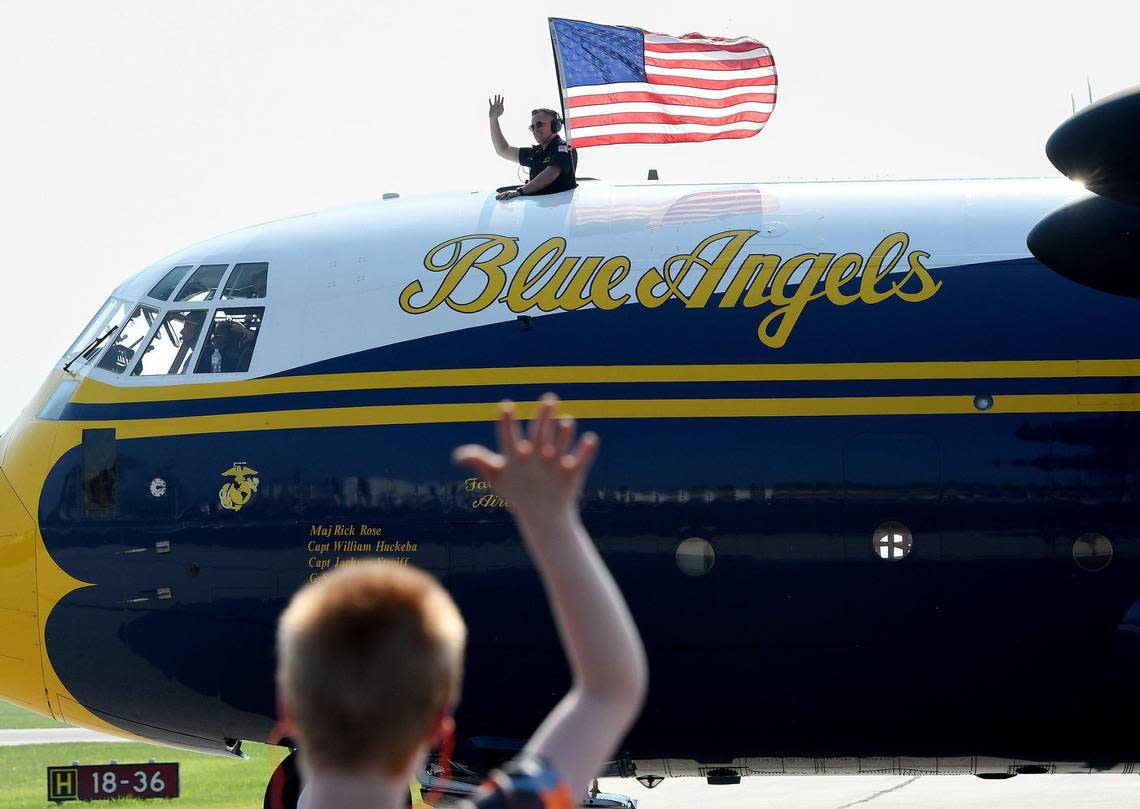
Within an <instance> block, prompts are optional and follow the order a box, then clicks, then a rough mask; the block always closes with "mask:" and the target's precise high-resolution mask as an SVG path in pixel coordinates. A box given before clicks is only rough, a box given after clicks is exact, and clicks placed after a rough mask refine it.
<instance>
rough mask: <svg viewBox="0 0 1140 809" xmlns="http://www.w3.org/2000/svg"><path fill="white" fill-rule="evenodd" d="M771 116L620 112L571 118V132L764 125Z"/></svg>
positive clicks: (765, 114) (766, 114) (766, 113)
mask: <svg viewBox="0 0 1140 809" xmlns="http://www.w3.org/2000/svg"><path fill="white" fill-rule="evenodd" d="M770 116H771V113H769V112H738V113H735V114H734V115H722V116H720V117H718V118H702V117H701V116H699V115H669V114H668V113H663V112H619V113H615V114H613V115H583V116H581V117H578V118H573V117H571V118H570V130H571V131H572V132H573V131H574V130H576V129H579V128H581V127H586V126H608V125H610V124H702V125H704V126H724V125H725V124H737V123H742V122H744V121H753V122H755V123H760V124H762V123H764V122H765V121H767V120H768V118H769V117H770Z"/></svg>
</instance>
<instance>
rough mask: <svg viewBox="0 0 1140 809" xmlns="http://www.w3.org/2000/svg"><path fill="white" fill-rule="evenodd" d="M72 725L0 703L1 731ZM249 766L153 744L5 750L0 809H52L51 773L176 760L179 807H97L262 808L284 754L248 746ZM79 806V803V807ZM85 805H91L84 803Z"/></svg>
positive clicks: (175, 806) (174, 808)
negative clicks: (71, 768) (113, 763)
mask: <svg viewBox="0 0 1140 809" xmlns="http://www.w3.org/2000/svg"><path fill="white" fill-rule="evenodd" d="M62 727H67V725H65V724H63V723H62V722H55V721H52V720H51V719H45V718H44V717H42V716H39V715H38V714H34V713H31V712H30V711H25V710H24V709H23V708H17V707H16V706H15V705H10V704H8V703H6V702H0V729H4V730H24V729H28V728H62ZM242 749H243V750H245V752H246V754H247V755H248V756H249V760H248V761H240V760H238V759H226V758H219V757H218V756H207V755H203V754H201V753H187V752H184V751H182V750H174V749H171V748H169V747H160V746H158V745H149V744H130V743H123V744H39V745H28V746H24V747H0V807H3V809H31V807H35V809H50V807H54V806H55V804H53V803H49V802H48V800H47V768H48V767H49V766H50V767H55V766H66V765H68V764H70V763H71V762H73V761H78V762H79V763H80V764H106V763H108V762H109V761H111V760H112V759H113V760H115V761H118V762H119V763H120V764H135V763H138V762H146V761H149V760H150V759H152V758H153V759H154V760H155V761H177V762H178V763H179V765H180V766H179V768H178V769H179V778H180V781H181V787H182V790H181V791H182V797H181V798H177V799H176V800H175V801H174V802H169V801H153V802H149V803H146V804H141V803H140V804H135V803H130V804H124V802H121V801H112V802H109V803H102V802H100V803H97V804H91V805H92V806H104V805H115V806H123V805H129V806H140V807H142V806H155V807H163V806H170V807H171V809H261V804H262V797H263V796H264V794H265V785H266V784H267V783H268V782H269V776H270V775H272V774H273V769H274V768H275V767H276V766H277V762H279V761H280V760H281V759H282V758H283V757H284V755H285V751H284V750H283V749H281V748H279V747H267V746H265V745H263V744H246V745H244V746H243V748H242ZM76 805H77V806H78V805H79V804H76ZM84 805H85V806H86V805H87V804H84Z"/></svg>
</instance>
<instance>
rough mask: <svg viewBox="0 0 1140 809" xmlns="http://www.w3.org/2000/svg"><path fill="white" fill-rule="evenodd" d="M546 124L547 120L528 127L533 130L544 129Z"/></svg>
mask: <svg viewBox="0 0 1140 809" xmlns="http://www.w3.org/2000/svg"><path fill="white" fill-rule="evenodd" d="M544 126H546V121H539V122H538V123H537V124H531V125H530V126H528V127H527V129H529V130H530V131H531V132H533V131H534V130H536V129H542V128H543V127H544Z"/></svg>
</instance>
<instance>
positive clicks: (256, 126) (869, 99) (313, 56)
mask: <svg viewBox="0 0 1140 809" xmlns="http://www.w3.org/2000/svg"><path fill="white" fill-rule="evenodd" d="M548 16H565V17H575V18H578V19H585V20H591V21H594V22H600V23H610V24H619V25H634V26H640V27H642V28H647V29H650V30H655V31H660V32H663V33H669V34H683V33H687V32H690V31H699V32H701V33H705V34H710V35H722V36H741V35H750V36H755V37H758V38H759V39H761V40H762V41H764V42H765V43H766V44H767V45H768V46H769V47H771V49H772V52H773V54H774V56H775V58H776V66H777V69H778V71H779V76H780V96H779V101H778V103H777V105H776V110H775V113H774V114H773V117H772V119H771V121H770V123H769V124H768V126H767V128H766V129H765V131H764V132H762V133H761V134H760V135H759V136H758V137H756V138H752V139H748V140H739V141H723V142H719V143H709V144H680V145H674V146H612V147H602V148H594V149H588V150H586V151H584V152H583V153H582V154H581V156H580V164H579V173H581V174H584V175H589V176H594V177H600V178H602V179H605V180H609V181H611V182H615V183H616V182H636V181H640V180H642V179H644V177H645V172H646V170H647V169H649V168H657V169H658V170H659V172H660V175H661V179H662V181H664V182H670V181H676V182H701V181H716V180H760V181H763V180H774V179H781V178H800V179H804V178H807V179H813V178H836V177H843V178H850V177H984V176H1040V175H1053V174H1054V173H1055V172H1054V171H1053V169H1052V167H1051V166H1050V165H1049V163H1048V162H1047V161H1046V159H1045V156H1044V142H1045V139H1046V138H1047V137H1048V135H1049V133H1050V132H1052V130H1053V129H1054V128H1055V127H1056V125H1057V124H1059V123H1060V122H1061V121H1062V120H1063V119H1064V118H1066V117H1067V116H1068V114H1069V105H1070V100H1069V99H1070V94H1071V93H1072V94H1076V95H1077V101H1078V106H1079V105H1080V103H1082V101H1083V100H1084V98H1085V77H1086V75H1087V76H1088V77H1089V78H1090V79H1091V81H1092V87H1093V92H1094V94H1095V95H1096V96H1097V97H1100V96H1103V95H1107V94H1108V93H1110V92H1114V91H1116V90H1119V89H1123V88H1124V87H1127V86H1129V85H1131V84H1135V83H1138V82H1140V51H1138V50H1137V48H1136V44H1135V36H1136V31H1137V30H1140V3H1136V2H1132V1H1131V0H1085V2H1081V3H1072V2H1002V0H988V2H973V1H963V0H959V1H958V2H953V3H919V2H914V1H913V0H911V2H895V1H894V0H863V1H862V2H850V1H849V0H848V1H847V2H831V1H830V0H826V1H825V0H806V1H801V2H792V1H791V0H788V1H787V2H782V3H774V2H773V3H757V2H752V1H751V0H733V1H732V2H722V1H721V0H702V2H696V3H693V2H687V3H680V2H667V1H666V0H656V2H626V3H618V2H613V0H607V1H606V2H599V1H597V0H578V2H575V3H557V2H546V1H545V0H530V1H529V2H514V1H513V0H512V1H511V2H494V3H490V2H481V3H452V2H440V1H439V0H435V1H433V2H427V1H426V0H420V1H419V2H391V1H390V0H383V2H381V0H321V2H317V1H316V0H313V1H312V2H309V3H300V2H285V1H284V0H274V1H273V2H267V1H265V0H257V1H255V0H243V1H242V2H216V0H196V2H193V3H185V2H177V3H176V2H166V1H165V0H145V1H144V0H117V1H116V2H107V3H93V2H87V1H86V0H84V1H83V2H79V1H78V0H77V1H76V2H50V1H41V2H22V1H21V2H17V0H0V105H2V111H3V118H2V121H3V123H2V125H0V223H2V225H0V227H2V231H0V232H2V234H3V235H2V240H3V260H4V263H5V266H4V268H3V276H2V277H3V279H4V281H5V284H4V289H5V290H6V293H7V294H6V295H5V297H4V306H3V309H2V311H3V315H4V316H3V318H2V319H0V357H2V359H0V373H2V375H3V383H2V385H0V428H4V427H6V426H7V425H8V424H9V423H10V422H11V420H12V419H13V418H14V417H15V416H16V414H17V413H18V412H19V410H20V408H21V407H22V406H23V404H24V402H25V401H26V400H27V399H28V398H29V397H30V396H31V394H32V392H33V391H34V390H35V389H36V387H37V386H38V385H39V383H40V382H41V381H42V379H43V378H44V376H45V375H46V373H47V372H48V370H49V368H50V367H51V364H52V363H53V362H54V361H55V360H56V359H57V358H58V356H59V355H60V354H61V353H62V352H63V350H64V349H65V348H66V347H67V345H68V344H69V343H70V342H71V341H72V339H73V338H74V337H75V336H76V335H77V334H78V332H79V331H80V329H81V328H82V327H83V325H84V324H85V323H86V321H87V319H88V318H89V317H90V316H91V315H92V314H93V313H94V312H95V310H96V309H97V308H98V306H99V305H100V304H101V303H102V301H103V300H104V299H105V298H106V296H107V295H108V293H109V292H110V291H111V289H113V288H114V287H115V286H116V285H117V284H118V283H119V281H121V280H122V279H123V278H125V277H126V276H127V275H129V274H131V273H133V272H135V271H136V270H137V269H139V268H140V267H143V266H145V265H147V264H149V263H151V262H153V261H155V260H156V259H158V258H160V257H162V256H164V255H166V254H167V253H170V252H172V251H174V250H175V249H178V248H180V247H183V246H185V245H187V244H190V243H193V242H196V241H199V240H201V239H203V238H208V237H210V236H214V235H218V234H220V233H223V232H225V231H228V230H232V229H234V228H237V227H242V226H245V225H249V224H254V223H256V222H261V221H265V220H269V219H276V218H279V217H282V216H286V215H289V214H293V213H298V212H302V211H308V210H315V209H320V208H324V207H330V206H333V205H338V204H342V203H348V202H355V201H360V200H364V199H369V198H374V197H377V196H379V195H380V194H381V193H383V192H385V191H399V192H402V193H404V194H409V193H415V192H424V191H434V190H444V189H474V188H487V187H492V186H495V185H502V184H505V183H508V182H513V181H514V180H515V178H516V170H515V169H514V168H512V167H511V166H510V165H509V164H507V163H506V162H504V161H501V160H500V159H499V158H497V157H496V156H495V155H494V153H493V152H492V150H491V147H490V142H489V138H488V134H487V119H486V103H487V102H486V98H487V96H488V94H490V93H493V92H501V93H503V94H505V95H506V100H507V112H506V115H505V116H504V118H503V129H504V131H505V132H506V134H507V137H508V140H510V141H511V142H512V143H514V144H515V145H523V144H525V143H526V142H528V141H529V133H527V131H526V129H525V126H526V124H527V122H528V119H529V116H528V115H527V112H528V111H529V110H530V109H531V108H532V107H535V106H556V105H557V89H556V85H555V79H554V70H553V65H552V56H551V48H550V41H549V36H548V33H547V24H546V18H547V17H548Z"/></svg>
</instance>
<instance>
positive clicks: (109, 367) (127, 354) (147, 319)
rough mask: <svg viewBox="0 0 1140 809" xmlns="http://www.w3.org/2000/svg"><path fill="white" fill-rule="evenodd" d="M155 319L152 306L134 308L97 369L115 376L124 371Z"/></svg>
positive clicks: (156, 314) (156, 311)
mask: <svg viewBox="0 0 1140 809" xmlns="http://www.w3.org/2000/svg"><path fill="white" fill-rule="evenodd" d="M157 317H158V310H157V309H155V308H154V307H152V306H139V307H138V308H136V309H135V312H134V314H133V315H131V319H130V320H128V321H127V325H125V326H123V330H122V331H120V332H119V336H118V337H116V338H115V342H114V343H112V344H111V346H110V348H108V349H107V352H106V353H105V354H104V355H103V359H101V360H99V367H100V368H102V369H103V370H105V371H113V372H114V373H116V374H121V373H122V372H123V371H124V370H126V368H127V366H128V365H130V364H131V360H133V359H134V357H135V352H136V351H138V350H139V347H140V346H141V345H142V341H143V340H144V339H146V335H147V333H148V332H149V331H150V327H151V324H152V323H154V321H155V319H156V318H157Z"/></svg>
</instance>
